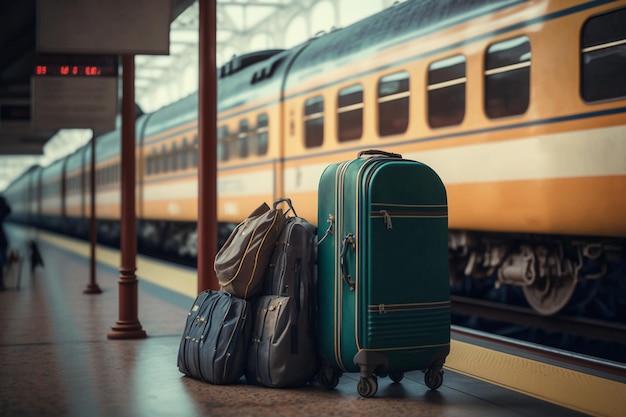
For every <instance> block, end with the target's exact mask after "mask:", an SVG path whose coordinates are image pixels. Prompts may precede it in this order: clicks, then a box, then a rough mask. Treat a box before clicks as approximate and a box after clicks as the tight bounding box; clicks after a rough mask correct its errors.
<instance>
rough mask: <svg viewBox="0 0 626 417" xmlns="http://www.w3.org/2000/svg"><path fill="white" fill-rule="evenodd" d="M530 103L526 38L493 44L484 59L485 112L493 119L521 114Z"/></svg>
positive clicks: (528, 53)
mask: <svg viewBox="0 0 626 417" xmlns="http://www.w3.org/2000/svg"><path fill="white" fill-rule="evenodd" d="M529 100H530V41H529V39H528V37H527V36H520V37H518V38H514V39H509V40H506V41H503V42H498V43H494V44H492V45H491V46H489V48H488V49H487V54H486V55H485V112H486V113H487V116H489V117H491V118H493V119H495V118H499V117H506V116H513V115H516V114H522V113H524V112H525V111H526V109H527V108H528V102H529Z"/></svg>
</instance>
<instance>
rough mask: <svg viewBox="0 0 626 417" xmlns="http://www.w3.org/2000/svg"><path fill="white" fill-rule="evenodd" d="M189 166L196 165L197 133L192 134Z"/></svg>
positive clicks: (195, 166)
mask: <svg viewBox="0 0 626 417" xmlns="http://www.w3.org/2000/svg"><path fill="white" fill-rule="evenodd" d="M191 166H193V167H194V168H197V167H198V135H197V134H195V135H193V146H192V147H191Z"/></svg>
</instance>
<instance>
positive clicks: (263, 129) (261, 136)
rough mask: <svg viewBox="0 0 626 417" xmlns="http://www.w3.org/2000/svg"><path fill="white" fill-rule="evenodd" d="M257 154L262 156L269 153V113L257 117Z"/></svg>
mask: <svg viewBox="0 0 626 417" xmlns="http://www.w3.org/2000/svg"><path fill="white" fill-rule="evenodd" d="M256 123H257V125H256V126H257V127H256V128H257V136H256V154H257V155H259V156H261V155H265V154H266V153H267V148H268V146H269V140H268V124H269V123H268V118H267V113H263V114H259V116H258V117H257V122H256Z"/></svg>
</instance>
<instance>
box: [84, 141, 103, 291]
mask: <svg viewBox="0 0 626 417" xmlns="http://www.w3.org/2000/svg"><path fill="white" fill-rule="evenodd" d="M91 132H92V134H91V172H90V173H89V188H90V191H91V192H90V193H89V201H90V203H91V208H90V211H89V244H90V250H91V257H90V262H89V284H88V285H87V288H85V290H84V291H83V292H84V293H85V294H100V293H102V290H101V289H100V286H99V285H98V283H97V282H96V233H97V231H96V132H95V131H93V130H92V131H91Z"/></svg>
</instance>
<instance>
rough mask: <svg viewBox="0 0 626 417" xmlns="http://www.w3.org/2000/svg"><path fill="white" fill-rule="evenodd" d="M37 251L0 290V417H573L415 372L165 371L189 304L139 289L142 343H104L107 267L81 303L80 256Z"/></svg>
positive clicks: (452, 378) (114, 300)
mask: <svg viewBox="0 0 626 417" xmlns="http://www.w3.org/2000/svg"><path fill="white" fill-rule="evenodd" d="M12 231H13V230H12ZM18 237H19V238H23V237H24V236H23V235H20V234H19V233H18ZM40 249H41V252H42V255H43V257H44V260H45V263H46V265H45V269H38V270H37V271H36V273H35V274H34V275H32V276H30V273H29V271H28V270H27V269H26V268H25V269H24V274H23V277H22V283H21V287H20V289H19V290H16V289H11V288H9V289H8V290H7V291H3V292H0V417H5V416H6V417H9V416H11V417H26V416H29V417H30V416H33V417H44V416H54V417H58V416H77V417H99V416H103V417H105V416H112V417H113V416H114V417H125V416H137V417H157V416H177V417H178V416H237V417H239V416H271V417H279V416H290V417H291V416H342V417H343V416H349V415H353V416H360V417H367V416H377V417H378V416H387V417H395V416H397V417H403V416H459V417H460V416H463V417H466V416H481V417H490V416H529V417H530V416H533V417H534V416H577V415H580V414H579V413H576V412H574V411H571V410H567V409H564V408H560V407H557V406H555V405H552V404H549V403H546V402H543V401H539V400H537V399H534V398H531V397H527V396H524V395H522V394H518V393H515V392H512V391H508V390H506V389H503V388H500V387H498V386H495V385H491V384H488V383H485V382H481V381H478V380H474V379H471V378H469V377H466V376H463V375H460V374H456V373H454V372H450V371H446V373H445V376H444V384H443V386H442V387H441V388H440V389H439V390H438V391H430V390H428V389H427V388H426V386H425V385H424V383H423V374H422V373H421V372H411V373H408V374H407V375H406V377H405V379H404V380H403V381H402V382H401V383H400V384H393V383H391V381H390V380H389V379H387V378H384V379H379V389H378V393H377V394H376V397H374V398H370V399H365V398H361V397H360V396H359V395H358V393H357V392H356V381H357V378H358V375H356V374H354V375H353V374H347V375H344V376H343V377H342V378H341V381H340V383H339V386H338V387H337V388H336V389H335V390H332V391H327V390H324V389H322V388H320V387H319V386H312V387H306V388H301V389H283V390H274V389H268V388H261V387H255V386H251V385H247V384H246V383H245V380H243V379H242V381H241V384H238V385H233V386H214V385H210V384H206V383H203V382H199V381H195V380H193V379H190V378H187V377H184V376H183V375H182V374H181V373H180V372H179V371H178V369H177V367H176V356H177V352H178V344H179V341H180V334H181V332H182V327H183V324H184V320H185V316H186V314H187V308H188V307H189V306H190V305H191V301H192V300H191V299H189V298H188V297H183V296H180V295H177V294H176V293H173V292H171V291H168V290H163V289H160V288H158V287H156V286H154V285H153V284H149V283H145V282H141V281H140V284H139V314H138V315H139V320H140V322H141V324H142V326H143V329H144V330H145V331H146V332H147V334H148V337H147V338H145V339H139V340H109V339H107V333H108V332H109V331H110V330H111V326H112V325H113V324H115V322H116V320H117V319H118V318H119V316H118V291H117V287H118V284H117V276H118V274H117V271H116V270H115V269H113V268H111V267H108V266H103V265H100V264H99V266H98V271H97V278H98V284H99V285H100V287H101V288H102V290H103V293H102V294H99V295H86V294H83V290H84V289H85V288H86V286H87V283H88V277H89V275H88V274H89V269H88V268H89V263H88V262H87V260H86V259H84V258H81V257H79V256H77V255H74V254H70V253H68V252H66V251H63V250H61V249H59V248H56V247H54V246H51V245H49V244H45V243H40ZM173 278H174V277H173ZM8 281H10V279H9V280H8ZM7 284H8V285H11V282H7Z"/></svg>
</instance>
